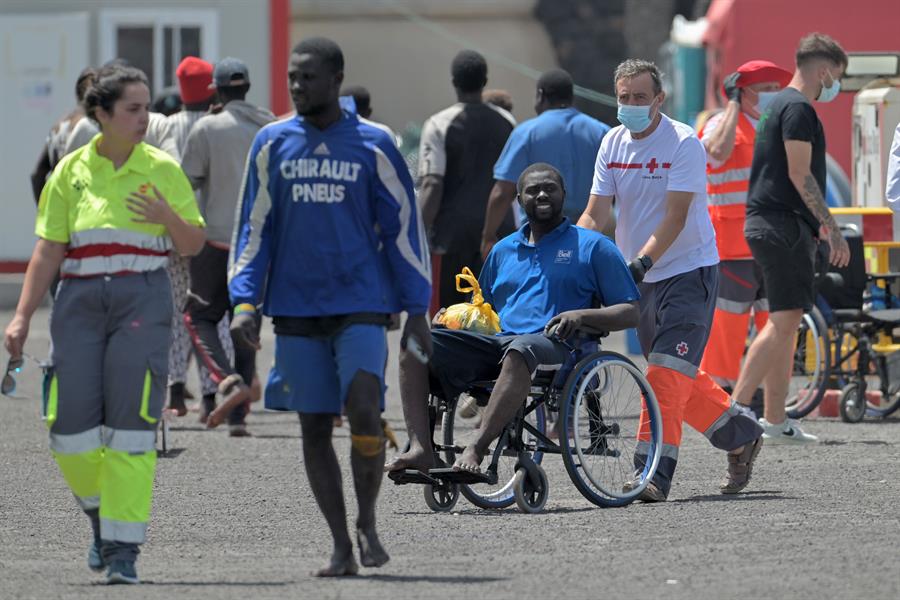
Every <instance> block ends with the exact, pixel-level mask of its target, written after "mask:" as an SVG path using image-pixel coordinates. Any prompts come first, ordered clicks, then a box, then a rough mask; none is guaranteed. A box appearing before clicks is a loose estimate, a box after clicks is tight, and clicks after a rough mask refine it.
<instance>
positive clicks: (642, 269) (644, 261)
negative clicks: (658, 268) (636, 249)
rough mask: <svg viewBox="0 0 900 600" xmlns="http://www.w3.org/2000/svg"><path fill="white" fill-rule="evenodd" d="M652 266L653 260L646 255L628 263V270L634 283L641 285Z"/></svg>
mask: <svg viewBox="0 0 900 600" xmlns="http://www.w3.org/2000/svg"><path fill="white" fill-rule="evenodd" d="M652 266H653V260H652V259H651V258H650V257H649V256H647V255H646V254H642V255H641V256H638V257H637V258H635V259H634V260H632V261H631V262H630V263H628V270H629V271H631V277H632V278H633V279H634V282H635V283H640V282H642V281H643V280H644V275H646V274H647V271H649V270H650V267H652Z"/></svg>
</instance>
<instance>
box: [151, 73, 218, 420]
mask: <svg viewBox="0 0 900 600" xmlns="http://www.w3.org/2000/svg"><path fill="white" fill-rule="evenodd" d="M175 76H176V77H177V78H178V91H179V93H180V95H181V101H182V103H183V104H184V108H183V109H182V110H181V111H180V112H177V113H175V114H173V115H171V116H169V117H167V118H166V121H165V128H164V133H163V135H162V140H161V141H160V148H161V149H162V150H165V151H166V152H168V153H169V154H171V155H172V156H174V157H175V159H176V160H178V161H179V162H180V161H181V160H182V159H183V156H182V154H183V152H184V148H185V143H186V142H187V137H188V133H190V131H191V129H193V127H194V124H195V123H196V122H197V121H199V120H200V118H201V117H203V116H204V115H206V114H207V113H208V111H209V107H210V105H211V104H212V102H213V100H214V99H215V95H216V92H215V88H214V87H211V86H212V80H213V65H212V63H209V62H207V61H205V60H203V59H202V58H197V57H196V56H187V57H185V58H184V60H182V61H181V64H179V65H178V68H177V69H176V70H175ZM189 265H190V260H189V259H188V258H186V257H183V256H178V255H175V254H173V255H172V257H170V259H169V266H168V269H169V278H170V279H171V281H172V300H173V303H174V306H175V307H176V309H177V310H176V311H175V316H174V317H173V319H172V345H171V347H170V349H169V408H170V409H172V410H173V411H175V412H176V414H178V415H179V416H182V415H185V414H187V407H186V406H185V392H184V383H185V380H186V378H187V368H188V362H189V360H190V354H191V339H190V336H189V334H188V330H187V328H186V327H185V324H184V320H183V315H182V312H181V311H182V309H184V306H185V304H186V303H187V293H188V287H189V280H190V277H189V274H188V266H189ZM219 340H220V341H221V342H222V344H223V346H224V347H225V349H226V352H228V356H229V357H232V359H233V356H234V351H233V345H232V343H231V335H230V334H229V333H228V322H227V320H223V321H222V323H220V325H219ZM198 367H199V370H200V381H201V383H202V386H203V389H202V393H203V398H204V404H203V406H204V408H205V410H202V412H201V420H202V419H204V418H205V415H206V414H207V413H208V412H209V411H210V410H211V408H210V406H212V405H214V403H215V398H216V390H217V386H216V383H215V382H214V381H213V380H212V378H211V377H210V374H209V370H208V369H206V367H205V366H204V365H203V364H202V363H199V362H198Z"/></svg>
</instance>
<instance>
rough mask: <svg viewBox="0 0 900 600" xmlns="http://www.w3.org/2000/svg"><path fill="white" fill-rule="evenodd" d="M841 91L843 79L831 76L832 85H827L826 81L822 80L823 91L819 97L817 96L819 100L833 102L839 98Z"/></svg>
mask: <svg viewBox="0 0 900 600" xmlns="http://www.w3.org/2000/svg"><path fill="white" fill-rule="evenodd" d="M840 91H841V80H840V79H835V78H833V77H832V78H831V86H830V87H825V81H824V80H822V91H821V92H819V97H818V98H816V100H818V101H819V102H831V101H832V100H834V99H835V98H837V95H838V93H839V92H840Z"/></svg>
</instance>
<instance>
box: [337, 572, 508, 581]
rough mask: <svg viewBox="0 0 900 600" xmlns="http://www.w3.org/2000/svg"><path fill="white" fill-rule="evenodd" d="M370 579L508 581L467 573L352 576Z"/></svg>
mask: <svg viewBox="0 0 900 600" xmlns="http://www.w3.org/2000/svg"><path fill="white" fill-rule="evenodd" d="M354 579H369V580H374V581H384V582H396V583H417V582H427V583H493V582H496V581H506V580H507V579H508V578H506V577H471V576H465V575H458V576H454V575H383V574H381V573H372V574H371V575H357V576H356V577H353V578H351V581H352V580H354Z"/></svg>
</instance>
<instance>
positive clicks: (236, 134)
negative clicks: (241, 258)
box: [181, 100, 275, 245]
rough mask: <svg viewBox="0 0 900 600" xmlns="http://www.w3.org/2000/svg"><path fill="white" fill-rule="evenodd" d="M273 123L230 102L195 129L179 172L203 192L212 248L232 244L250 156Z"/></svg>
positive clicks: (258, 110)
mask: <svg viewBox="0 0 900 600" xmlns="http://www.w3.org/2000/svg"><path fill="white" fill-rule="evenodd" d="M274 120H275V115H273V114H272V113H271V112H269V111H268V110H266V109H264V108H260V107H257V106H254V105H252V104H250V103H249V102H245V101H243V100H232V101H231V102H229V103H228V104H226V105H225V108H224V109H223V110H222V112H220V113H218V114H213V115H207V116H205V117H203V118H202V119H200V120H199V121H197V122H196V123H195V124H194V126H193V128H191V132H190V133H189V134H188V137H187V142H186V143H185V146H184V152H183V153H182V157H181V168H182V169H183V170H184V172H185V174H186V175H187V176H188V179H190V180H191V185H193V186H194V188H195V189H199V190H200V196H199V198H198V200H199V204H200V212H201V214H202V215H203V218H204V219H205V220H206V239H207V240H209V241H210V242H216V243H219V244H226V245H230V244H231V235H232V230H233V229H234V216H235V210H237V204H238V196H239V195H240V193H241V183H242V181H243V174H244V167H245V165H246V162H247V154H248V152H249V151H250V146H251V145H252V144H253V138H255V137H256V133H257V132H258V131H259V130H260V129H261V128H262V127H263V125H266V124H267V123H271V122H272V121H274Z"/></svg>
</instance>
